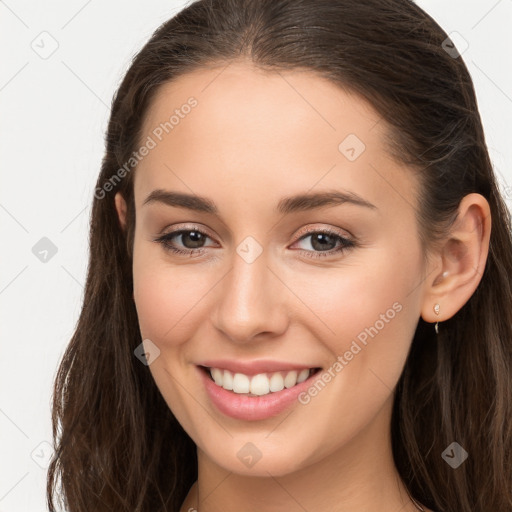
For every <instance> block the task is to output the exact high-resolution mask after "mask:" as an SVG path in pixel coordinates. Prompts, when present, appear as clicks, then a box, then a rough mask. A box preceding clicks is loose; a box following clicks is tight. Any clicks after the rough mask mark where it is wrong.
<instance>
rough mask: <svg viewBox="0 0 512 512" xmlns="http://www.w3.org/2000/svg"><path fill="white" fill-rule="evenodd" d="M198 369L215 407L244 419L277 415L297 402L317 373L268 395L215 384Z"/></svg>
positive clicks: (252, 419) (254, 419)
mask: <svg viewBox="0 0 512 512" xmlns="http://www.w3.org/2000/svg"><path fill="white" fill-rule="evenodd" d="M198 371H199V373H200V375H201V378H202V379H203V382H204V385H205V388H206V392H207V394H208V396H209V398H210V400H211V401H212V402H213V404H214V405H215V406H216V407H217V409H218V410H219V411H220V412H221V413H223V414H225V415H227V416H230V417H232V418H236V419H238V420H246V421H256V420H264V419H266V418H271V417H273V416H277V415H279V414H280V413H281V412H283V411H284V410H285V409H287V408H288V407H290V406H291V405H293V404H294V403H295V404H297V403H298V399H297V397H298V395H299V394H300V393H301V392H303V391H305V390H306V389H307V388H308V387H309V386H310V385H311V382H312V380H313V379H314V378H315V377H316V376H318V374H319V372H317V373H314V374H313V375H311V376H310V377H308V378H307V379H306V380H305V381H303V382H301V383H299V384H296V385H295V386H293V387H291V388H284V389H283V390H281V391H276V392H273V393H269V394H268V395H263V396H246V395H240V394H238V393H235V392H234V391H228V390H227V389H224V388H222V387H220V386H217V384H215V382H214V381H213V380H212V379H210V377H209V376H208V375H207V374H206V372H205V371H204V370H202V369H201V368H199V367H198Z"/></svg>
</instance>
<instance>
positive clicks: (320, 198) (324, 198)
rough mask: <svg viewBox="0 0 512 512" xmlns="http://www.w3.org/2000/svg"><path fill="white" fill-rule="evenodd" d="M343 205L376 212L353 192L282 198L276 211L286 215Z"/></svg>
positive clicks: (337, 191) (319, 193)
mask: <svg viewBox="0 0 512 512" xmlns="http://www.w3.org/2000/svg"><path fill="white" fill-rule="evenodd" d="M344 203H349V204H354V205H357V206H364V207H366V208H370V209H372V210H378V208H377V207H376V206H375V205H374V204H372V203H370V202H368V201H367V200H366V199H363V198H362V197H360V196H358V195H357V194H355V193H354V192H349V191H339V190H334V191H326V192H316V193H310V194H298V195H295V196H290V197H284V198H283V199H281V200H280V201H279V203H278V205H277V211H278V212H280V213H282V214H288V213H292V212H298V211H306V210H313V209H315V208H321V207H323V206H334V205H337V204H344Z"/></svg>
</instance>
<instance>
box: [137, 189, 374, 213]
mask: <svg viewBox="0 0 512 512" xmlns="http://www.w3.org/2000/svg"><path fill="white" fill-rule="evenodd" d="M152 202H159V203H164V204H166V205H168V206H175V207H178V208H179V207H181V208H186V209H188V210H194V211H198V212H203V213H211V214H214V215H218V213H219V209H218V207H217V206H216V205H215V203H214V202H213V201H212V200H211V199H208V198H207V197H201V196H197V195H194V194H186V193H183V192H175V191H170V190H162V189H156V190H153V192H151V193H150V194H149V196H148V197H147V198H146V200H145V201H144V203H143V204H144V205H145V204H148V203H152ZM344 203H349V204H354V205H356V206H363V207H365V208H370V209H372V210H377V209H378V208H377V207H376V206H375V205H374V204H372V203H370V202H368V201H366V199H363V198H362V197H360V196H358V195H357V194H355V193H354V192H350V191H339V190H335V191H325V192H315V193H304V194H297V195H294V196H289V197H283V198H282V199H281V200H280V201H279V202H278V204H277V206H276V211H277V212H279V213H281V214H283V215H287V214H290V213H293V212H299V211H307V210H314V209H316V208H322V207H325V206H334V205H338V204H344Z"/></svg>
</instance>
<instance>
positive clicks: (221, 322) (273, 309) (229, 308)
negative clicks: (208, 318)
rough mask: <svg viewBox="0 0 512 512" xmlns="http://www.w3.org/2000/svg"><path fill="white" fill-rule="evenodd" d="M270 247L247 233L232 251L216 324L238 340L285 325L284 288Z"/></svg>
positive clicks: (277, 331) (276, 331)
mask: <svg viewBox="0 0 512 512" xmlns="http://www.w3.org/2000/svg"><path fill="white" fill-rule="evenodd" d="M268 256H269V253H268V251H264V250H263V247H261V245H260V244H259V243H258V242H256V241H255V240H254V239H251V237H247V238H246V239H245V240H244V241H242V242H241V243H240V244H239V245H238V247H237V248H236V254H235V253H234V254H233V258H232V262H233V263H232V268H231V270H230V271H229V272H228V274H227V275H226V276H225V278H224V279H223V280H222V281H223V283H222V286H221V287H220V290H221V291H220V294H221V295H220V297H218V300H217V307H216V310H215V315H214V323H215V326H216V327H217V328H218V329H219V330H221V331H222V332H223V333H224V334H225V335H226V336H227V337H229V338H230V339H232V340H233V341H237V342H245V341H251V340H252V339H253V338H254V337H255V336H257V335H258V334H263V333H265V334H266V335H267V336H275V335H278V334H280V333H281V332H282V331H283V330H284V329H285V328H286V322H287V319H286V315H285V308H284V307H283V306H284V305H283V303H282V301H283V300H284V297H283V290H280V286H279V280H278V279H277V278H276V277H275V276H274V274H273V272H272V270H271V269H270V268H269V267H270V265H271V262H270V261H269V259H270V258H269V257H268Z"/></svg>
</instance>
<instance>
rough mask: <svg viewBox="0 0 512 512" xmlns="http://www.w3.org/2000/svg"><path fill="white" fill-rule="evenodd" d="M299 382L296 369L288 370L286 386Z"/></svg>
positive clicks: (285, 379)
mask: <svg viewBox="0 0 512 512" xmlns="http://www.w3.org/2000/svg"><path fill="white" fill-rule="evenodd" d="M295 384H297V372H296V371H295V370H293V371H291V372H288V373H287V374H286V377H285V378H284V387H285V388H291V387H292V386H295Z"/></svg>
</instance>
